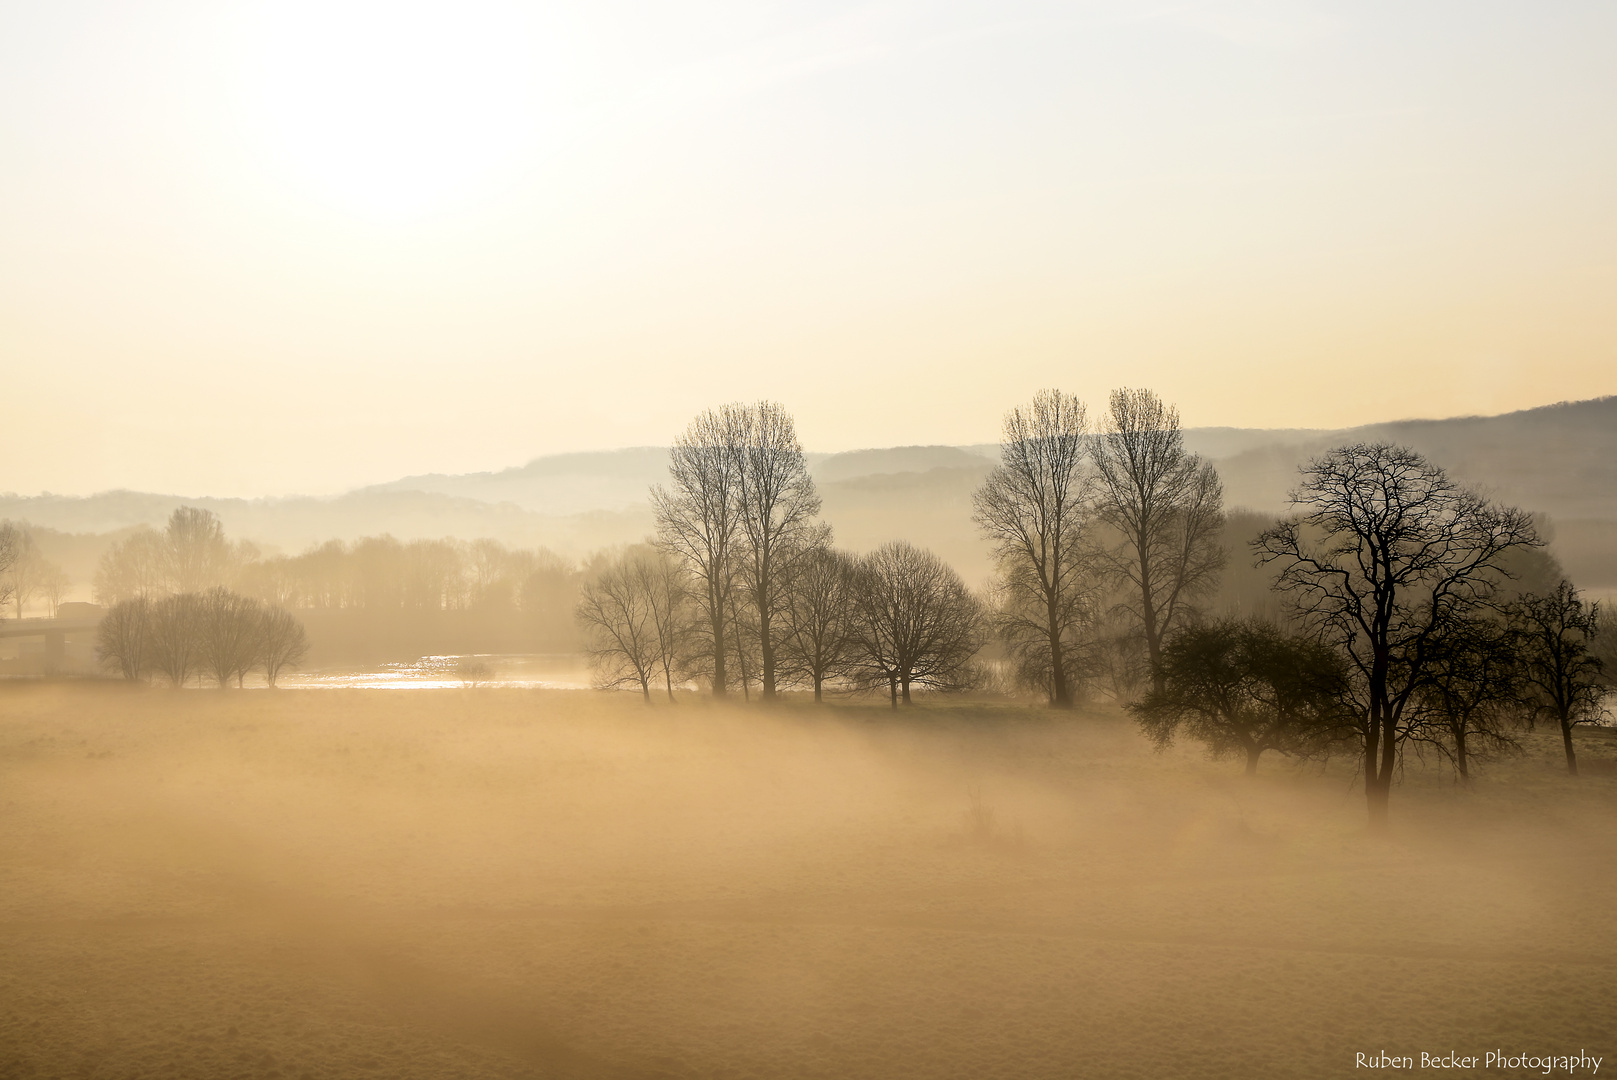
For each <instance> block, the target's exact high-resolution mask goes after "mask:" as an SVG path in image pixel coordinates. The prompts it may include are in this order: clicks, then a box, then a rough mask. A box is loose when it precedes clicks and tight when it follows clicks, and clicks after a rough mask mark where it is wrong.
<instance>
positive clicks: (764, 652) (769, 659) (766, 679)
mask: <svg viewBox="0 0 1617 1080" xmlns="http://www.w3.org/2000/svg"><path fill="white" fill-rule="evenodd" d="M758 656H759V659H760V660H761V662H762V664H763V669H764V670H763V675H762V677H761V678H760V679H759V685H760V686H761V687H762V689H761V691H760V692H759V695H758V696H759V697H761V698H762V699H763V700H765V701H774V700H775V639H774V635H773V634H771V633H770V632H769V614H768V612H767V611H766V610H765V609H764V607H763V605H762V604H760V605H759V608H758Z"/></svg>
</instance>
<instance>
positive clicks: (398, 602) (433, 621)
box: [94, 507, 586, 664]
mask: <svg viewBox="0 0 1617 1080" xmlns="http://www.w3.org/2000/svg"><path fill="white" fill-rule="evenodd" d="M585 572H586V571H585V568H584V567H579V566H575V565H572V564H570V563H568V562H566V561H565V560H563V559H561V558H559V557H558V556H556V555H554V554H552V553H550V552H548V551H545V550H543V549H536V550H520V549H519V550H513V549H510V548H507V547H506V546H504V545H503V544H500V543H498V542H497V541H493V540H476V541H471V542H462V541H457V540H415V541H409V542H401V541H399V540H396V539H394V538H393V537H390V536H381V537H367V538H365V539H362V540H358V541H356V542H354V543H351V544H349V543H343V542H341V541H331V542H329V543H326V544H322V545H320V546H318V547H315V548H312V549H310V550H309V551H306V552H304V553H302V554H300V555H290V556H288V555H273V556H269V557H265V556H263V555H261V554H260V552H259V551H258V550H257V548H255V547H254V546H253V545H252V544H250V543H242V542H233V541H231V540H230V539H229V538H227V537H226V536H225V534H224V530H223V528H222V527H221V525H220V523H219V521H218V519H217V518H216V517H214V516H213V514H211V513H210V512H208V511H205V510H199V509H196V508H193V507H182V508H181V509H179V510H177V511H175V512H174V514H173V515H172V516H171V517H170V519H169V522H168V525H167V527H166V528H165V529H163V530H162V531H157V530H153V529H140V530H137V531H136V532H134V533H132V534H130V535H129V536H127V537H126V538H124V539H123V540H121V541H119V542H118V543H117V544H115V545H114V546H113V547H112V548H111V549H109V550H108V551H107V552H106V554H105V555H104V556H103V557H102V559H101V562H100V565H99V567H98V568H97V571H96V575H95V585H94V590H95V598H96V600H97V602H99V603H101V604H103V605H108V606H110V605H113V604H117V603H119V602H121V601H123V600H128V599H134V598H138V597H146V598H156V597H161V596H168V595H181V594H188V593H197V592H201V591H203V590H205V589H208V588H211V587H214V586H226V587H229V588H230V589H232V590H234V591H236V592H239V593H241V594H242V595H244V596H247V597H250V598H252V599H254V600H257V601H259V602H261V603H264V604H266V605H270V606H273V607H276V608H281V609H285V610H287V611H291V612H295V613H296V614H297V616H298V617H299V619H300V620H301V621H302V622H303V623H304V624H305V625H306V626H307V627H308V629H309V634H310V642H311V649H310V659H311V661H312V662H315V663H317V664H337V663H364V662H376V661H380V660H394V659H401V658H402V659H409V658H414V657H416V656H422V655H428V654H433V653H469V652H543V651H569V650H573V649H576V648H577V647H578V644H577V633H576V630H575V629H574V626H573V623H572V618H571V613H572V609H573V605H574V603H575V601H576V598H577V595H578V588H579V584H580V582H581V580H582V578H583V576H584V574H585Z"/></svg>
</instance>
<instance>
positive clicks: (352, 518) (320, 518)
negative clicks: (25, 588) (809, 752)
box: [0, 397, 1617, 584]
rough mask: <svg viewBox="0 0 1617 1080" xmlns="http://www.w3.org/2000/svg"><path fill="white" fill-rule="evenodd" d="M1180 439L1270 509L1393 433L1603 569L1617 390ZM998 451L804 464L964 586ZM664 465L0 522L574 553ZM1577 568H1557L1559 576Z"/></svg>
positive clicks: (1241, 492) (1612, 520) (594, 541)
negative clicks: (390, 539)
mask: <svg viewBox="0 0 1617 1080" xmlns="http://www.w3.org/2000/svg"><path fill="white" fill-rule="evenodd" d="M1185 440H1186V443H1187V445H1188V446H1189V447H1190V448H1191V449H1192V450H1194V451H1196V452H1197V453H1201V454H1203V455H1205V456H1207V457H1208V458H1210V459H1212V460H1213V461H1214V462H1215V463H1216V464H1217V465H1218V468H1219V472H1220V474H1221V475H1222V476H1223V479H1224V487H1225V505H1227V506H1229V507H1231V508H1235V507H1246V508H1250V509H1254V510H1258V511H1262V512H1269V513H1278V512H1280V511H1282V510H1283V509H1284V508H1285V505H1286V495H1287V492H1288V491H1289V490H1290V489H1291V488H1292V487H1293V486H1294V485H1295V484H1296V482H1297V479H1298V477H1297V467H1298V465H1299V464H1302V463H1303V462H1305V461H1307V460H1308V459H1309V458H1310V457H1313V456H1315V455H1317V454H1319V453H1322V452H1323V451H1325V450H1327V449H1329V448H1330V447H1332V446H1337V445H1341V444H1343V443H1347V442H1360V441H1382V440H1386V441H1391V442H1397V443H1407V444H1409V445H1411V446H1414V447H1415V448H1416V449H1418V450H1420V451H1422V452H1423V453H1425V454H1427V455H1428V456H1430V457H1431V458H1432V459H1433V460H1434V461H1436V462H1437V463H1439V464H1440V465H1443V466H1444V467H1446V468H1447V469H1449V470H1450V472H1451V473H1452V474H1453V475H1454V476H1455V477H1456V478H1457V479H1459V480H1461V481H1463V482H1465V483H1467V484H1471V485H1474V486H1477V487H1479V488H1482V489H1483V490H1485V491H1487V492H1488V493H1489V494H1490V495H1492V496H1493V497H1495V498H1497V499H1499V500H1501V501H1503V502H1507V503H1511V504H1514V505H1519V506H1521V507H1524V508H1525V509H1528V510H1531V511H1534V512H1538V513H1543V514H1547V515H1549V516H1551V517H1552V518H1554V519H1555V522H1556V530H1557V533H1558V535H1559V540H1558V544H1557V546H1558V547H1561V548H1563V549H1565V550H1564V551H1563V554H1564V555H1570V554H1572V550H1573V549H1574V548H1577V549H1583V548H1587V549H1588V550H1589V552H1590V555H1589V558H1590V559H1593V560H1596V561H1598V562H1600V563H1601V564H1602V565H1603V564H1604V563H1605V562H1612V563H1613V565H1617V397H1604V398H1598V399H1594V400H1590V401H1580V402H1571V403H1567V404H1562V405H1552V406H1547V407H1544V408H1536V409H1526V410H1522V411H1519V412H1513V413H1506V414H1504V415H1501V416H1469V417H1460V418H1456V419H1451V420H1401V421H1394V422H1391V423H1385V424H1374V425H1367V426H1365V427H1359V428H1348V429H1343V430H1338V431H1322V430H1309V429H1283V430H1265V429H1249V428H1227V427H1224V428H1217V427H1215V428H1192V429H1189V430H1187V431H1186V432H1185ZM996 453H997V447H996V446H995V445H994V444H979V445H975V446H901V447H888V448H885V449H865V450H853V451H848V452H845V453H837V454H826V453H813V454H810V455H808V458H809V464H810V468H811V470H812V471H813V473H814V475H815V478H816V480H817V482H818V484H819V488H820V492H821V495H822V497H823V500H824V517H825V519H826V520H827V521H828V522H830V524H831V525H832V526H833V527H834V528H835V530H836V534H837V538H838V542H839V543H841V544H843V545H845V546H847V547H849V548H852V549H854V550H865V549H868V548H870V547H873V546H875V545H877V544H879V543H881V542H883V541H885V540H892V539H905V540H909V541H911V542H913V543H917V544H922V545H924V546H927V547H931V548H932V549H933V550H935V551H936V552H937V553H938V554H939V555H941V556H942V557H944V558H945V559H948V560H949V561H950V562H951V563H953V564H954V565H955V566H956V567H957V568H959V570H960V571H961V573H962V574H964V575H965V576H966V578H967V580H968V581H973V582H975V581H977V580H979V579H980V578H981V577H982V576H983V575H985V574H986V573H987V572H988V552H987V549H986V548H985V546H984V545H983V543H982V541H981V539H980V538H979V537H978V535H977V530H976V528H975V527H974V526H973V525H972V522H971V512H972V511H971V494H972V492H973V491H974V490H975V489H976V488H977V486H978V485H979V484H980V483H981V482H982V478H983V477H984V476H985V475H986V474H987V472H988V470H989V469H990V468H992V467H993V462H994V460H995V457H996ZM667 468H668V451H667V449H666V448H662V447H633V448H629V449H624V450H612V451H599V452H586V453H570V454H556V455H549V456H546V457H540V458H536V459H534V460H533V461H530V462H528V463H527V464H526V465H522V466H517V467H514V468H510V469H504V470H501V471H498V472H485V473H471V474H465V475H458V476H457V475H444V474H431V475H426V476H413V477H405V478H402V479H399V480H395V481H392V482H390V483H386V484H377V485H373V486H370V487H366V488H361V489H358V490H356V491H352V492H348V493H347V494H344V495H339V496H335V497H330V498H313V497H306V496H292V497H286V498H272V499H216V498H200V499H198V498H181V497H180V496H176V495H157V494H150V493H145V492H132V491H112V492H103V493H101V494H98V495H93V496H88V497H70V496H60V495H40V496H17V495H0V518H10V519H13V520H22V521H28V522H31V523H33V524H35V525H41V526H47V527H50V528H54V529H59V530H63V531H67V532H73V533H108V532H113V531H116V530H120V529H126V528H130V527H132V526H136V525H142V524H144V525H152V526H157V525H160V524H161V523H162V522H163V521H164V520H165V519H166V518H167V516H168V515H169V513H170V512H171V511H173V510H174V508H175V507H177V506H180V505H181V504H189V505H193V506H200V507H203V508H205V509H208V510H212V511H213V512H214V513H216V514H218V515H219V517H220V519H221V520H222V521H223V522H224V524H225V528H226V530H227V531H228V532H229V533H230V535H232V536H236V537H245V538H248V539H252V540H255V541H257V542H259V543H261V544H265V545H269V546H272V547H274V548H278V549H280V550H282V551H289V552H290V551H298V550H301V549H303V548H304V547H306V546H308V545H309V544H311V543H315V542H318V541H323V540H329V539H354V538H356V537H359V536H365V535H375V534H378V533H384V532H385V533H391V534H393V535H394V536H397V537H399V538H400V539H406V540H408V539H415V538H426V537H432V538H436V537H442V536H458V537H462V538H472V537H479V536H488V537H493V538H495V539H499V540H502V541H504V542H506V543H510V544H520V545H523V546H533V545H544V546H547V547H550V548H552V549H554V550H556V551H558V552H560V553H562V554H564V555H573V556H579V555H583V554H585V553H587V552H588V551H591V550H593V549H596V548H599V547H604V546H608V545H612V544H620V543H629V542H634V541H637V540H640V539H643V538H644V537H646V536H647V535H648V534H649V533H650V532H651V530H652V527H653V521H652V515H651V510H650V506H649V505H648V502H647V498H646V496H647V492H648V490H649V489H650V488H651V486H652V485H653V484H657V483H663V482H665V481H666V479H667V475H668V473H667ZM1591 545H1593V546H1592V547H1591ZM1608 548H1609V549H1611V551H1609V552H1608V551H1607V549H1608ZM1601 552H1605V554H1600V553H1601ZM1580 560H1581V557H1579V558H1574V559H1572V560H1570V561H1569V562H1568V569H1569V571H1570V570H1573V569H1574V566H1573V563H1574V562H1580ZM1590 565H1594V563H1593V562H1591V563H1590ZM1590 573H1598V574H1605V573H1607V572H1606V571H1598V572H1596V571H1590ZM1585 580H1588V581H1591V582H1592V581H1593V580H1594V579H1593V578H1586V579H1585ZM1600 583H1601V584H1607V582H1606V580H1605V579H1604V578H1602V579H1601V581H1600ZM1610 583H1611V584H1617V578H1614V579H1613V580H1612V581H1611V582H1610Z"/></svg>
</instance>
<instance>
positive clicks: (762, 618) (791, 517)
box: [728, 401, 820, 701]
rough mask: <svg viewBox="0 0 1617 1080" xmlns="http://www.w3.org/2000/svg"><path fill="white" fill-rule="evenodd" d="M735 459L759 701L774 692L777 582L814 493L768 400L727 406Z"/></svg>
mask: <svg viewBox="0 0 1617 1080" xmlns="http://www.w3.org/2000/svg"><path fill="white" fill-rule="evenodd" d="M728 409H729V410H733V413H734V415H735V417H736V421H737V422H736V427H737V428H738V429H739V430H740V433H741V436H742V437H741V438H740V439H739V440H738V441H737V451H738V454H739V457H740V460H739V461H738V462H737V468H736V470H735V474H736V478H737V485H736V496H737V503H738V505H737V517H738V519H739V522H740V526H741V536H742V537H743V539H744V543H743V544H742V549H741V558H740V560H739V562H740V580H741V585H742V588H743V589H744V590H745V591H746V594H747V599H748V600H749V601H750V602H751V604H752V609H753V615H754V621H755V626H756V630H757V638H758V662H759V671H758V678H759V684H760V690H761V696H762V698H763V700H765V701H770V700H772V699H773V698H774V697H775V690H776V686H775V683H776V667H777V664H778V659H777V657H776V646H777V642H776V634H775V624H776V621H777V619H779V618H780V617H781V613H782V609H783V608H784V607H785V605H786V603H787V598H786V596H785V593H784V590H783V589H782V582H783V581H784V580H785V578H786V577H787V574H788V571H789V566H788V565H787V564H788V563H789V561H790V559H791V557H792V556H793V555H794V554H795V553H796V552H799V551H802V550H804V549H805V548H807V547H809V546H811V534H812V533H813V532H814V529H815V526H814V515H816V514H818V513H819V512H820V496H819V495H818V494H817V493H816V492H815V490H814V480H813V479H812V478H811V477H810V476H809V471H808V465H807V464H806V463H805V462H804V460H803V447H802V445H801V444H800V443H799V442H798V441H797V431H796V428H795V426H794V425H793V423H792V416H791V414H790V413H788V412H787V411H786V410H785V408H783V407H782V406H781V405H778V404H776V403H775V402H773V401H760V402H758V403H756V404H754V405H747V406H741V405H732V406H728Z"/></svg>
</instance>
